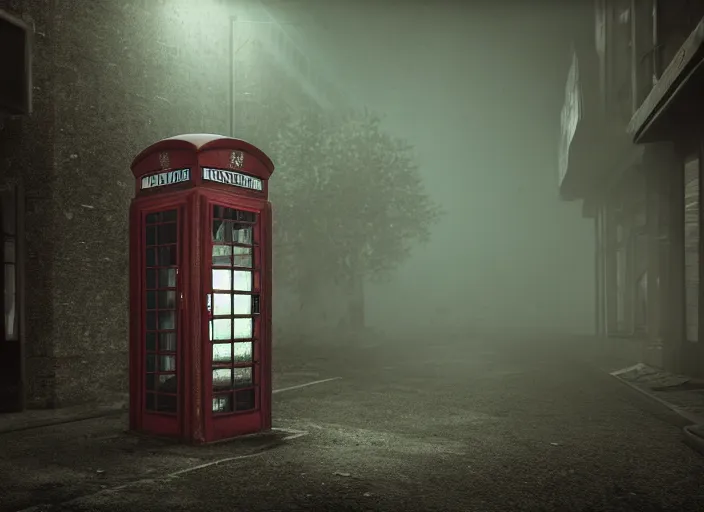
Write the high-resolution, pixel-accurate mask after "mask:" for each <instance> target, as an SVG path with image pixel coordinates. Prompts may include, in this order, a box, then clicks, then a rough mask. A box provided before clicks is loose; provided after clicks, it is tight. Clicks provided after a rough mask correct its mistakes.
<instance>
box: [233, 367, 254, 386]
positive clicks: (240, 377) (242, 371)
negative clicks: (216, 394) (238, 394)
mask: <svg viewBox="0 0 704 512" xmlns="http://www.w3.org/2000/svg"><path fill="white" fill-rule="evenodd" d="M234 370H235V372H234V379H235V387H236V388H247V387H250V386H251V385H252V368H235V369H234Z"/></svg>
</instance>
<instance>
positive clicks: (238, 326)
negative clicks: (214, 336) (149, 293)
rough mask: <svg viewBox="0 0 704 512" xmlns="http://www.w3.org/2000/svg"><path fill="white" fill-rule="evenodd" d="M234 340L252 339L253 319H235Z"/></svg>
mask: <svg viewBox="0 0 704 512" xmlns="http://www.w3.org/2000/svg"><path fill="white" fill-rule="evenodd" d="M234 322H235V331H234V333H235V334H234V339H236V340H245V339H248V338H251V337H252V319H251V318H235V320H234Z"/></svg>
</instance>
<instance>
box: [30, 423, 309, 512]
mask: <svg viewBox="0 0 704 512" xmlns="http://www.w3.org/2000/svg"><path fill="white" fill-rule="evenodd" d="M271 430H275V431H278V432H283V433H285V434H288V435H287V436H285V437H284V438H283V439H282V440H283V441H289V440H291V439H296V438H299V437H303V436H305V435H307V434H308V432H306V431H304V430H294V429H290V428H277V427H274V428H272V429H271ZM265 453H267V451H266V450H263V451H260V452H256V453H249V454H247V455H238V456H236V457H227V458H224V459H218V460H214V461H212V462H206V463H205V464H199V465H198V466H192V467H189V468H185V469H181V470H179V471H174V472H173V473H169V474H167V475H164V476H161V477H155V478H143V479H140V480H135V481H133V482H128V483H126V484H122V485H118V486H115V487H110V488H107V489H101V490H100V491H97V492H94V493H90V494H84V495H82V496H77V497H75V498H72V499H70V500H68V501H64V502H61V503H53V504H51V505H49V504H41V505H34V506H31V507H28V508H24V509H22V510H19V511H18V512H43V511H45V510H47V508H48V507H53V506H55V505H70V504H73V503H77V502H80V501H81V500H84V499H86V498H93V497H97V496H103V495H107V494H114V493H117V492H119V491H122V490H124V489H127V488H129V487H137V486H141V485H149V484H154V483H156V482H160V481H161V482H164V481H168V480H171V479H173V478H178V477H179V476H181V475H184V474H187V473H191V472H193V471H197V470H199V469H205V468H208V467H211V466H217V465H219V464H225V463H227V462H234V461H237V460H243V459H251V458H254V457H260V456H262V455H264V454H265Z"/></svg>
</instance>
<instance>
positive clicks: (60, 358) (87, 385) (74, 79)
mask: <svg viewBox="0 0 704 512" xmlns="http://www.w3.org/2000/svg"><path fill="white" fill-rule="evenodd" d="M255 3H256V2H255ZM247 5H248V4H247V3H246V2H236V1H225V0H204V1H203V2H192V1H189V0H168V1H165V0H153V1H152V0H150V1H144V0H120V1H113V0H109V1H102V0H101V1H95V2H54V1H51V0H0V11H2V12H3V13H6V14H7V15H9V16H10V17H12V18H13V19H18V20H20V21H21V22H22V23H24V24H25V25H26V26H27V27H29V30H30V32H31V70H32V86H31V91H32V100H33V101H32V103H33V105H32V112H31V113H28V112H25V113H18V112H9V111H8V110H7V109H5V108H0V110H2V111H3V112H4V113H5V114H10V113H12V114H13V116H11V117H8V116H6V115H4V116H1V117H2V123H0V124H1V125H2V127H1V128H0V192H1V194H2V196H1V199H2V208H1V211H2V221H3V222H2V224H3V243H4V247H5V250H4V255H5V260H4V273H3V276H4V278H3V285H4V301H5V315H4V317H3V318H4V320H3V327H4V329H3V338H2V340H0V343H1V345H0V361H2V365H4V366H2V367H0V411H16V410H22V409H25V408H53V407H62V406H70V405H76V404H83V403H102V404H106V403H120V402H124V401H125V400H126V397H127V388H128V386H127V384H128V358H127V347H128V325H129V314H128V311H129V307H128V296H129V295H128V264H129V263H128V230H129V225H128V208H129V204H130V200H131V198H132V195H133V188H132V187H133V181H132V180H133V178H132V176H131V174H130V169H129V167H130V162H131V161H132V159H133V157H134V156H135V155H136V154H138V153H139V152H140V151H141V150H142V149H144V148H145V147H147V146H149V145H150V144H152V143H153V142H155V141H157V140H160V139H162V138H165V137H169V136H173V135H176V134H180V133H194V132H196V133H197V132H202V133H222V134H227V135H229V134H231V133H232V132H231V130H233V129H234V130H235V132H234V135H235V136H238V135H239V134H238V132H237V130H236V126H235V124H234V123H233V119H232V116H233V113H234V112H235V110H236V109H235V108H233V106H232V98H233V87H232V80H231V79H232V77H233V74H232V73H233V69H234V66H230V65H229V63H231V62H232V61H233V60H234V57H233V53H232V52H233V45H232V40H233V38H232V36H233V31H232V26H233V24H232V21H233V19H236V17H237V16H238V15H240V14H241V12H242V10H243V8H245V7H247ZM267 30H269V29H267ZM267 30H264V29H263V28H262V30H261V33H262V34H264V33H266V34H269V35H268V36H267V37H269V39H272V38H273V39H272V40H274V41H278V39H276V37H278V36H275V35H271V34H274V32H272V31H271V30H269V31H268V32H267ZM257 33H258V34H259V31H258V30H257ZM1 35H2V34H0V36H1ZM262 39H266V37H264V36H263V35H262ZM272 44H273V43H272ZM276 44H277V45H279V46H277V47H278V48H281V49H282V52H283V53H282V55H287V53H286V52H288V55H289V56H288V59H292V60H294V61H300V60H301V56H300V55H298V56H295V55H293V56H292V54H291V51H290V50H287V46H286V44H285V42H284V43H282V44H279V43H278V42H277V43H276ZM286 59H287V58H285V57H282V58H281V59H280V61H282V62H287V60H286ZM6 64H7V62H4V63H3V66H4V65H6ZM281 66H283V65H282V64H279V67H281ZM306 66H307V69H310V67H311V66H310V65H307V64H306V63H305V62H303V63H302V64H301V63H300V62H299V67H300V68H301V69H306ZM255 67H256V66H252V68H253V69H254V68H255ZM4 70H5V68H3V71H4ZM277 76H278V75H277ZM310 81H311V83H312V84H313V85H312V86H310V87H314V85H315V83H316V79H310ZM317 81H318V83H319V82H321V80H320V79H318V80H317ZM325 89H326V88H325V87H322V86H321V88H320V90H325ZM310 94H313V95H318V96H320V97H323V96H325V95H326V94H327V95H328V96H332V95H333V94H334V93H330V92H328V93H323V92H314V93H310ZM310 94H309V95H310ZM14 114H19V115H14ZM252 142H255V141H252Z"/></svg>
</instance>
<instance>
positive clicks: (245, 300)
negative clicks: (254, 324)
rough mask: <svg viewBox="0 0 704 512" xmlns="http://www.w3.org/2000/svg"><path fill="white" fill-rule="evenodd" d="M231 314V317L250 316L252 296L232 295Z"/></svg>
mask: <svg viewBox="0 0 704 512" xmlns="http://www.w3.org/2000/svg"><path fill="white" fill-rule="evenodd" d="M232 314H233V315H251V314H252V296H251V295H233V296H232Z"/></svg>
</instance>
